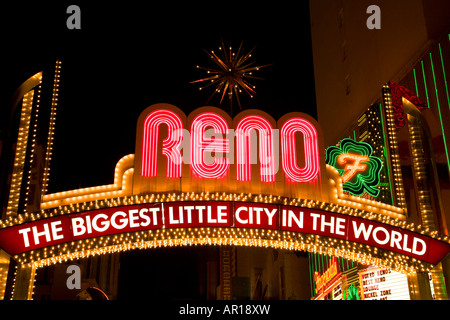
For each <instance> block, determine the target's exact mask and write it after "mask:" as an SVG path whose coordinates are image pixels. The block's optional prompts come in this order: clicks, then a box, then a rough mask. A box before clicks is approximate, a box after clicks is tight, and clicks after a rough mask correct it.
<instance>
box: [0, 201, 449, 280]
mask: <svg viewBox="0 0 450 320" xmlns="http://www.w3.org/2000/svg"><path fill="white" fill-rule="evenodd" d="M180 228H187V229H191V230H194V229H196V228H206V229H208V228H226V229H228V230H233V229H237V230H238V232H240V231H239V230H244V229H250V230H252V229H254V230H270V231H271V232H285V231H286V232H291V233H301V234H312V235H319V236H323V237H331V238H335V239H338V240H345V241H350V242H356V243H360V244H363V245H369V246H374V247H377V248H380V249H385V250H390V251H394V252H398V253H400V254H402V255H406V256H409V257H412V258H415V259H420V260H422V261H426V262H429V263H432V264H435V263H437V262H439V261H440V260H441V259H442V257H443V256H444V255H445V254H447V253H448V243H443V242H441V241H439V240H436V239H433V238H430V237H427V236H424V235H422V234H420V233H415V232H412V231H409V230H405V229H401V228H398V227H394V226H391V225H387V224H384V223H380V222H376V221H369V220H366V219H361V218H357V217H354V216H350V215H348V214H340V213H335V212H327V211H324V210H319V209H312V208H306V207H298V206H290V205H281V204H265V203H253V202H240V201H179V202H162V203H153V204H149V203H145V204H134V205H128V206H119V207H112V208H103V209H97V210H89V211H85V212H80V213H73V214H64V215H60V216H55V217H50V218H45V219H40V220H35V221H30V222H27V223H24V224H19V225H16V226H11V227H7V228H2V229H0V246H1V247H2V248H3V249H4V250H5V251H6V252H8V253H9V254H11V255H15V254H20V253H24V252H28V251H30V250H38V249H41V248H45V247H48V246H57V245H60V244H63V243H70V242H73V241H79V240H83V239H91V238H99V237H104V236H111V235H118V234H124V233H132V232H143V231H145V232H149V231H156V232H159V231H160V230H167V229H175V230H179V229H180ZM158 230H159V231H158ZM256 232H257V231H256ZM330 272H331V271H330ZM327 277H328V278H330V277H331V276H327ZM324 279H325V278H324ZM325 282H326V281H325Z"/></svg>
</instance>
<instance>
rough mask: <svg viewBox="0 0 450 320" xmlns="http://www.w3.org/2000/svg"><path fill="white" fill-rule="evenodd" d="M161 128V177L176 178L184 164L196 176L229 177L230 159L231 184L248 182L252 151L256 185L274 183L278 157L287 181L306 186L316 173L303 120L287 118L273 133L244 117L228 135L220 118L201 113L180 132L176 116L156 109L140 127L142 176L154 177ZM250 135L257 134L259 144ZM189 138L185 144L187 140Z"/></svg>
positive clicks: (261, 121)
mask: <svg viewBox="0 0 450 320" xmlns="http://www.w3.org/2000/svg"><path fill="white" fill-rule="evenodd" d="M161 124H165V125H166V126H167V131H168V134H167V137H166V138H165V139H164V140H163V143H162V154H163V155H164V156H165V157H166V158H167V169H166V177H167V178H181V177H182V172H183V170H182V166H183V163H185V164H187V162H189V164H190V167H191V171H192V173H193V174H194V175H195V176H196V177H198V178H205V179H222V178H224V177H226V176H227V175H228V174H229V172H230V165H231V164H234V163H235V160H236V180H237V181H251V180H252V165H254V164H257V160H255V154H256V153H257V151H259V157H258V158H257V159H258V160H259V173H260V181H262V182H266V183H273V182H275V181H276V174H277V171H278V160H279V157H280V156H281V158H282V162H281V163H282V169H283V172H284V174H285V177H286V179H287V180H288V181H291V182H311V181H314V180H315V179H317V178H318V176H319V173H320V157H319V145H318V134H317V130H316V128H315V127H314V125H313V124H312V123H311V122H309V121H308V120H306V119H303V118H300V117H293V118H290V119H288V120H287V121H285V122H284V123H282V125H281V128H280V130H279V131H278V129H274V128H273V125H272V124H271V123H270V122H269V121H268V120H267V119H266V118H264V117H262V116H260V115H252V114H250V115H247V116H244V117H243V118H242V119H240V120H239V121H238V122H237V124H236V130H235V131H234V130H233V129H230V128H229V124H228V122H227V120H226V119H225V118H224V117H223V116H221V115H220V114H218V113H215V112H202V113H199V114H198V115H196V116H195V117H193V119H192V120H191V121H190V132H188V131H187V130H186V129H184V128H183V121H182V120H181V117H180V115H178V114H177V113H176V112H174V111H171V110H166V109H157V110H154V111H152V112H150V113H149V114H148V115H147V116H146V118H145V121H144V123H143V139H142V162H141V175H142V176H143V177H156V176H157V172H158V154H159V152H160V151H159V149H158V147H159V146H158V141H159V131H160V126H161ZM255 133H257V134H258V135H259V143H258V141H257V136H256V134H255ZM189 139H190V142H189V141H187V140H189ZM297 140H301V141H300V142H301V144H300V145H303V152H299V150H298V149H299V147H298V145H299V143H298V142H299V141H297ZM280 143H281V154H280V148H279V145H280ZM187 149H189V150H187ZM181 151H183V154H182V152H181ZM234 152H236V157H235V155H234ZM186 154H187V155H188V156H186ZM300 159H302V160H303V165H302V167H300V166H299V160H300ZM302 160H300V163H301V161H302Z"/></svg>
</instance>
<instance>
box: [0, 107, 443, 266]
mask: <svg viewBox="0 0 450 320" xmlns="http://www.w3.org/2000/svg"><path fill="white" fill-rule="evenodd" d="M162 109H164V110H169V111H171V112H175V113H178V114H179V118H180V119H181V122H177V123H175V122H174V126H178V128H180V126H181V124H183V125H184V126H186V124H188V125H187V127H189V124H190V123H191V124H192V126H191V128H193V127H198V128H200V127H202V125H203V127H207V126H208V125H205V123H203V124H202V125H200V124H198V123H197V122H196V120H195V119H201V117H203V118H204V117H205V114H207V113H210V112H215V113H216V114H219V115H220V114H221V113H220V112H218V111H217V109H211V108H207V109H203V108H201V110H199V111H197V112H193V114H191V115H189V116H188V117H186V116H185V115H184V114H181V113H180V111H179V109H176V108H175V107H173V106H170V105H167V104H158V105H155V106H152V107H150V108H148V109H147V110H146V111H144V113H143V115H142V116H141V117H140V120H139V121H138V130H137V132H138V134H137V135H138V137H137V142H139V143H137V147H136V148H137V149H138V148H141V146H142V144H143V140H142V137H140V136H141V135H142V132H143V131H144V130H143V129H142V128H139V126H143V125H144V123H146V121H145V120H146V119H149V118H148V117H149V115H151V114H154V113H152V112H154V111H155V110H162ZM167 114H169V112H167V113H166V115H165V116H167ZM207 115H208V114H207ZM256 115H257V116H260V117H264V119H266V120H267V121H265V120H264V119H262V118H256V120H257V121H255V123H256V128H257V131H259V132H260V133H261V132H263V130H264V129H265V128H267V127H269V126H272V128H274V127H275V126H276V125H277V124H279V126H278V128H280V129H281V130H280V132H281V133H280V135H281V138H280V140H281V141H283V139H285V140H286V139H287V138H286V137H284V138H283V136H282V135H283V129H285V131H286V132H287V131H289V130H291V131H292V130H293V131H295V130H297V129H296V127H295V125H298V124H300V126H299V127H298V128H308V130H309V132H315V131H316V130H317V132H318V135H317V137H319V139H318V140H317V141H318V142H317V144H316V142H311V141H306V139H303V143H301V142H300V143H297V142H298V141H297V142H296V140H295V141H294V142H292V143H291V144H292V145H291V146H289V148H302V147H303V148H304V150H310V149H311V150H312V149H314V150H319V151H314V152H316V153H320V154H321V155H319V157H320V159H318V160H317V159H312V160H314V161H315V160H317V161H320V163H319V165H318V166H317V167H316V166H314V167H313V168H317V170H316V171H315V173H311V176H313V174H314V176H313V177H320V179H312V180H311V179H310V180H308V181H303V182H296V181H293V180H292V179H289V177H288V174H290V173H291V172H289V171H287V172H286V171H285V172H283V170H278V172H277V173H276V174H275V175H273V173H274V168H276V166H270V165H266V164H265V163H263V161H261V159H260V160H258V161H257V162H256V163H255V164H254V165H253V166H252V167H251V168H252V169H254V170H253V171H252V172H250V171H248V170H247V171H245V174H248V175H247V176H246V178H245V179H242V180H246V179H250V177H251V176H252V175H256V176H258V177H259V174H258V170H259V168H264V170H259V171H260V172H259V173H261V172H262V173H263V174H261V177H263V176H264V179H266V180H267V181H263V178H261V180H262V181H261V182H260V183H261V184H275V185H276V184H283V185H284V186H286V187H284V189H282V191H281V192H276V190H277V189H276V186H275V187H273V186H272V185H271V187H266V185H264V186H263V187H259V186H256V187H258V188H259V189H258V190H260V192H259V193H256V192H252V191H253V190H254V189H252V188H254V187H255V185H257V184H258V183H256V182H255V181H236V180H233V177H228V178H223V177H220V179H216V178H215V179H216V180H219V182H217V183H219V184H220V183H221V184H224V183H225V184H227V188H228V189H227V188H223V189H220V188H217V187H216V186H215V185H213V184H212V185H208V184H202V180H199V178H198V177H197V176H195V174H193V173H192V171H189V169H186V167H185V166H187V167H188V168H189V165H190V164H185V163H183V164H182V166H181V167H180V170H176V173H174V174H175V175H176V176H177V177H176V178H171V177H168V176H165V175H166V173H167V172H168V171H167V170H166V169H167V168H168V167H169V165H170V166H176V165H177V162H176V161H175V160H174V159H175V158H176V157H177V156H174V154H176V153H177V152H175V151H173V150H174V149H171V148H173V146H171V145H170V141H167V138H166V144H164V139H163V138H164V137H173V139H174V141H176V144H177V145H178V146H182V145H183V141H182V139H181V138H180V137H183V139H184V137H185V133H180V132H178V133H174V132H172V133H170V132H169V133H168V132H167V130H170V126H164V125H162V126H160V127H158V128H160V129H161V130H160V131H161V132H163V131H166V132H165V135H164V134H163V135H162V137H160V138H158V139H156V138H154V137H151V135H150V134H149V133H148V132H147V134H148V137H147V138H146V139H145V140H144V141H148V142H149V143H150V142H151V141H153V142H152V143H154V144H155V145H159V146H160V147H162V149H163V150H162V152H161V153H160V154H159V155H157V156H158V157H160V158H162V159H165V158H166V159H172V160H173V161H172V160H171V161H169V160H166V162H164V161H159V163H160V164H159V165H158V167H156V170H154V171H152V172H156V174H160V173H161V175H162V180H161V181H165V180H167V181H169V182H168V183H174V185H176V184H177V183H178V187H177V188H174V189H172V190H166V189H164V186H162V189H161V190H153V191H152V189H151V188H155V186H154V185H153V184H152V183H151V182H155V180H152V179H156V178H158V177H156V178H155V177H150V178H149V177H145V178H143V176H142V172H143V170H142V168H143V166H142V165H141V164H142V159H146V158H145V156H143V155H142V150H137V153H139V155H136V154H130V155H127V156H125V157H123V158H122V159H120V161H119V162H118V163H117V166H116V168H115V173H114V183H113V184H109V185H105V186H97V187H91V188H83V189H78V190H71V191H64V192H59V193H53V194H46V195H44V196H43V198H42V202H41V210H40V211H39V212H32V213H23V214H18V215H16V216H10V217H8V218H6V219H3V220H1V221H0V246H1V247H2V249H3V250H5V251H6V252H7V253H8V254H10V255H11V256H12V257H13V258H14V259H15V260H16V261H17V262H18V264H20V265H22V266H24V267H28V268H32V269H34V268H40V267H44V266H48V265H52V264H56V263H60V262H64V261H70V260H77V259H81V258H86V257H91V256H95V255H102V254H109V253H114V252H119V251H126V250H133V249H149V248H156V247H171V246H197V245H218V246H222V245H232V246H256V247H267V248H275V249H283V250H294V251H297V250H298V251H309V252H314V253H323V254H327V255H331V256H337V257H344V258H347V259H351V260H354V261H358V262H360V263H363V264H373V265H378V266H382V267H387V268H389V269H392V270H396V271H399V272H402V273H406V274H414V273H416V272H427V271H429V270H431V269H432V268H433V266H434V265H436V264H438V263H439V262H440V261H441V260H442V259H443V258H444V257H445V256H446V255H447V254H448V252H449V251H450V239H449V237H448V236H446V235H442V234H439V233H438V232H437V231H433V230H430V229H427V228H424V227H422V226H420V225H414V224H413V223H409V222H407V220H406V216H405V214H404V211H403V209H402V208H399V207H395V206H392V205H388V204H384V203H381V202H378V201H376V200H371V199H366V198H363V197H358V196H354V195H351V194H348V193H344V190H343V179H342V177H341V176H340V174H339V172H338V170H337V169H335V168H334V167H332V166H330V165H326V164H325V162H324V155H323V154H322V152H323V151H320V150H324V148H323V147H322V145H321V142H320V128H319V127H318V125H317V123H314V122H313V121H312V120H311V119H309V118H308V117H304V118H301V119H303V120H301V121H300V120H299V119H300V116H301V115H299V114H298V113H296V114H294V115H290V117H287V118H284V119H283V118H282V119H280V120H281V121H280V120H279V121H278V123H277V122H275V121H274V120H273V119H272V118H270V117H267V115H265V114H262V113H256ZM248 116H252V117H253V118H247V117H248ZM254 116H255V114H254V113H251V115H250V114H249V111H248V110H247V111H245V113H243V114H241V115H238V116H237V117H236V118H235V119H234V120H231V119H227V118H226V117H225V116H223V117H222V119H220V124H221V127H217V130H222V131H224V130H225V129H226V127H227V126H231V125H232V124H233V123H235V124H237V125H236V126H235V127H236V128H243V130H242V132H246V131H247V132H248V131H250V130H249V129H248V127H247V126H248V124H249V123H250V120H252V119H255V118H254ZM207 118H208V121H214V119H215V118H217V117H216V116H214V117H212V116H208V117H207ZM242 119H244V120H248V121H244V120H242ZM292 119H294V120H292ZM295 119H297V120H295ZM153 120H154V119H153ZM162 122H163V121H162ZM306 122H307V126H305V125H303V124H304V123H306ZM286 123H287V124H288V125H286V126H285V124H286ZM296 123H297V124H296ZM239 124H241V126H239ZM292 124H294V125H292ZM197 125H198V126H197ZM291 125H292V126H291ZM209 126H212V127H213V125H212V123H209ZM283 126H284V127H283ZM287 126H289V127H287ZM301 126H302V127H301ZM292 128H293V129H292ZM204 129H205V128H203V129H201V130H204ZM288 129H289V130H288ZM297 131H298V133H296V135H295V137H297V136H301V134H303V135H305V133H302V132H301V130H300V129H298V130H297ZM305 132H306V131H305ZM222 133H223V132H222ZM191 134H192V132H191ZM307 134H310V133H307ZM310 135H312V133H311V134H310ZM224 136H225V135H223V136H222V138H220V137H219V138H211V143H210V144H207V143H206V142H207V140H208V139H209V136H207V135H205V136H200V137H199V136H197V137H195V139H199V141H201V143H200V144H201V146H202V148H204V150H205V152H211V153H213V152H214V151H215V150H217V149H214V148H221V150H223V151H224V152H227V150H228V149H227V148H228V145H227V144H225V143H224V141H225V140H226V138H223V137H224ZM262 136H264V137H268V136H272V135H270V134H268V133H267V132H266V133H265V134H264V135H263V134H261V135H260V137H262ZM274 136H275V135H274ZM153 138H154V139H153ZM152 139H153V140H152ZM195 139H194V138H192V140H191V142H193V141H195ZM221 139H222V140H221ZM295 139H297V138H295ZM298 140H301V139H298ZM229 141H231V140H229ZM229 141H228V142H229ZM286 141H287V140H286ZM157 142H158V143H157ZM244 142H245V139H244V138H242V140H241V141H240V143H241V144H242V143H244ZM186 145H188V146H189V145H191V144H186ZM299 146H300V147H299ZM191 147H196V146H191ZM164 148H166V149H164ZM208 148H209V149H208ZM230 148H231V144H230ZM271 148H272V147H271V145H264V144H262V143H261V144H260V151H261V152H262V153H266V154H268V153H276V151H273V150H272V149H271ZM247 149H250V148H247ZM280 149H282V148H280ZM184 151H185V150H184ZM191 151H192V150H191ZM306 152H309V151H306ZM297 155H298V156H299V158H302V157H303V158H306V157H304V156H302V154H301V153H300V152H297ZM182 156H183V157H184V153H183V155H182ZM200 156H201V157H203V156H204V154H203V155H200ZM283 156H285V155H283V154H281V157H283ZM322 156H323V158H322ZM174 157H175V158H174ZM201 157H200V158H201ZM216 157H217V155H216ZM187 158H189V157H187ZM236 158H238V159H239V155H237V156H236ZM148 159H151V158H150V157H149V158H148ZM240 159H244V160H242V162H245V161H246V160H245V159H248V158H247V156H241V157H240ZM216 160H217V158H216ZM282 160H283V161H284V162H285V163H288V162H289V161H291V163H289V164H287V165H286V166H287V167H288V168H292V170H291V171H295V170H297V169H299V170H298V171H299V172H302V170H303V169H304V168H307V167H308V164H307V163H306V162H304V163H303V164H302V163H301V160H296V161H293V160H292V159H290V160H289V159H282ZM148 161H150V160H148ZM227 161H228V160H227ZM283 161H280V163H281V167H282V168H283ZM242 162H241V163H242ZM211 163H212V164H214V163H218V166H217V168H221V170H225V172H226V174H225V175H228V176H233V172H236V170H235V171H233V169H232V168H233V167H232V166H234V164H233V163H232V162H230V166H231V167H232V168H231V169H230V170H229V169H226V168H225V167H224V166H222V165H223V163H225V162H220V161H217V162H211ZM211 163H209V165H211V166H212V164H211ZM147 164H148V163H147ZM238 164H239V163H238ZM160 165H161V168H160ZM200 166H201V168H203V169H206V171H208V168H209V167H208V164H205V163H202V164H201V165H200ZM302 166H303V168H302ZM236 167H238V168H239V166H238V165H236ZM211 168H212V169H214V168H213V167H211ZM224 168H225V169H224ZM147 169H148V170H150V169H151V168H150V166H148V167H146V170H147ZM212 169H211V170H212ZM241 169H242V168H241ZM151 170H153V169H151ZM196 170H197V169H196ZM303 171H305V170H303ZM174 172H175V171H174ZM186 172H187V174H186ZM208 172H213V171H208ZM208 172H206V173H208ZM242 172H244V171H242ZM242 172H241V173H242ZM167 174H168V173H167ZM171 174H172V173H171ZM146 179H147V180H146ZM171 179H172V180H171ZM184 179H187V180H188V181H187V182H186V180H184ZM189 179H190V180H189ZM221 179H229V180H221ZM282 179H286V180H282ZM192 181H194V182H195V183H193V182H192ZM228 182H229V183H228ZM249 182H250V184H251V186H249V185H248V183H249ZM296 183H303V184H304V185H306V187H305V188H312V189H316V190H319V191H318V193H317V192H316V191H314V192H316V194H319V196H317V197H313V196H310V195H311V194H313V195H314V194H315V193H314V192H313V193H308V192H305V193H303V191H302V190H306V189H305V188H303V187H302V188H296V187H295V186H296ZM179 185H181V187H179ZM199 185H200V186H202V185H203V186H207V188H206V187H205V188H204V189H203V190H201V189H198V186H199ZM230 185H232V186H237V187H236V188H235V189H234V190H233V189H230V188H231V187H230ZM185 186H187V187H185ZM156 187H158V186H156ZM239 190H242V191H241V192H239ZM271 190H272V191H273V192H267V191H271Z"/></svg>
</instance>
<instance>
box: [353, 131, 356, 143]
mask: <svg viewBox="0 0 450 320" xmlns="http://www.w3.org/2000/svg"><path fill="white" fill-rule="evenodd" d="M353 140H355V141H356V131H355V130H353Z"/></svg>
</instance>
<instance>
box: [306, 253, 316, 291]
mask: <svg viewBox="0 0 450 320" xmlns="http://www.w3.org/2000/svg"><path fill="white" fill-rule="evenodd" d="M308 261H309V283H310V284H311V285H310V287H311V297H314V290H315V289H316V288H314V287H315V284H314V282H313V274H314V273H313V267H312V262H311V253H310V252H308Z"/></svg>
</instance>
